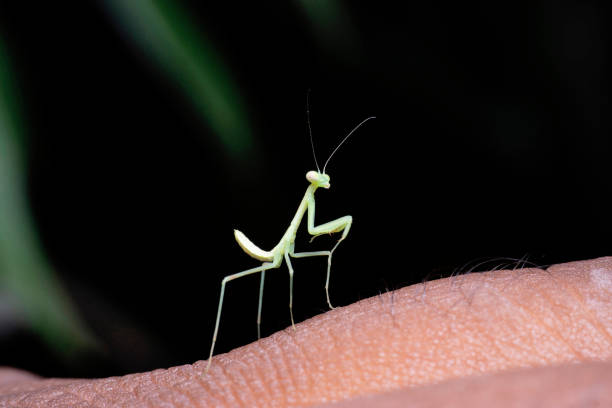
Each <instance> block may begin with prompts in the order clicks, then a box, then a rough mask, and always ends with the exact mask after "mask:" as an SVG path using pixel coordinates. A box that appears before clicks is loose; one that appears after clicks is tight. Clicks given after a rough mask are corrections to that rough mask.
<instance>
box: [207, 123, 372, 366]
mask: <svg viewBox="0 0 612 408" xmlns="http://www.w3.org/2000/svg"><path fill="white" fill-rule="evenodd" d="M374 118H375V117H374V116H371V117H369V118H367V119H364V120H363V121H361V123H359V124H358V125H357V126H355V127H354V128H353V130H351V131H350V132H349V133H348V135H346V136H345V137H344V139H342V141H341V142H340V143H339V144H338V146H336V148H335V149H334V151H332V153H331V154H330V155H329V158H328V159H327V161H326V162H325V164H324V165H323V171H321V170H320V168H319V163H318V162H317V157H316V154H315V153H314V143H313V141H312V131H311V130H310V120H309V121H308V129H309V133H310V143H311V146H312V152H313V156H314V159H315V165H316V167H317V170H316V171H314V170H311V171H309V172H307V173H306V180H308V181H309V182H310V185H309V186H308V188H306V194H304V198H302V202H301V203H300V205H299V207H298V209H297V212H296V213H295V216H294V217H293V220H291V224H289V228H287V230H286V231H285V234H284V235H283V237H282V238H281V240H280V241H279V243H278V244H276V246H275V247H274V248H272V249H271V250H270V251H264V250H262V249H261V248H259V247H258V246H257V245H255V244H254V243H253V242H251V241H250V240H249V239H248V238H247V237H246V236H245V235H244V234H243V233H242V232H240V231H238V230H234V237H235V238H236V241H237V242H238V245H240V247H241V248H242V250H243V251H244V252H246V253H247V254H248V255H250V256H251V257H253V258H255V259H257V260H259V261H262V262H263V264H262V265H261V266H258V267H256V268H251V269H247V270H245V271H242V272H238V273H235V274H232V275H227V276H226V277H225V278H223V280H222V281H221V294H220V296H219V306H218V308H217V320H216V322H215V331H214V334H213V339H212V345H211V346H210V355H209V356H208V364H207V366H206V372H208V370H209V368H210V365H211V362H212V355H213V351H214V349H215V343H216V341H217V334H218V332H219V321H220V319H221V309H222V308H223V297H224V295H225V285H226V284H227V282H229V281H232V280H234V279H238V278H242V277H244V276H247V275H252V274H254V273H261V279H260V283H259V305H258V308H257V338H261V330H260V327H261V306H262V299H263V290H264V279H265V277H266V271H267V270H268V269H275V268H279V267H280V266H281V263H282V261H283V259H284V260H285V263H286V264H287V268H288V269H289V314H290V315H291V326H292V327H293V329H294V330H295V322H294V320H293V266H292V265H291V260H290V258H306V257H311V256H327V278H326V280H325V294H326V297H327V304H328V306H329V308H330V309H333V308H334V307H333V306H332V304H331V301H330V300H329V275H330V271H331V261H332V255H333V253H334V251H335V250H336V248H337V247H338V245H339V244H340V242H342V241H343V240H344V239H345V238H346V236H347V235H348V233H349V230H350V229H351V225H352V223H353V217H351V216H350V215H346V216H344V217H340V218H338V219H335V220H333V221H329V222H326V223H324V224H320V225H315V221H314V218H315V198H314V194H315V191H316V190H317V189H318V188H319V187H322V188H325V189H329V187H330V184H329V175H328V174H327V173H325V169H326V168H327V164H328V163H329V160H330V159H331V158H332V156H333V155H334V154H335V153H336V151H338V149H339V148H340V146H342V144H343V143H344V142H345V141H346V140H347V139H348V138H349V137H350V136H351V135H352V134H353V133H354V132H355V131H356V130H357V129H358V128H359V127H361V125H363V124H364V123H366V122H367V121H368V120H370V119H374ZM306 210H308V221H307V225H308V233H309V234H310V235H312V238H311V240H310V241H311V242H312V240H313V239H315V238H316V237H318V236H319V235H323V234H332V233H335V232H341V231H342V236H341V237H340V239H339V240H338V241H337V242H336V244H335V245H334V246H333V248H332V249H331V251H312V252H295V237H296V234H297V229H298V227H299V225H300V223H301V222H302V218H303V217H304V213H305V212H306Z"/></svg>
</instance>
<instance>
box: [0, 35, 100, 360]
mask: <svg viewBox="0 0 612 408" xmlns="http://www.w3.org/2000/svg"><path fill="white" fill-rule="evenodd" d="M14 83H15V81H14V78H13V76H12V75H11V71H10V61H9V57H8V54H7V52H6V50H5V49H4V46H3V44H2V41H1V39H0V308H2V309H4V313H3V315H4V318H5V319H7V320H10V319H12V320H18V321H21V320H22V319H25V321H26V324H27V325H29V326H30V327H31V328H32V329H33V330H35V331H36V332H37V333H38V334H39V335H40V336H41V337H42V338H43V339H44V341H45V342H47V344H49V345H50V346H51V347H52V348H53V349H54V350H55V351H57V352H59V353H60V354H64V355H65V356H70V355H73V353H74V352H75V351H77V350H79V349H81V348H83V347H85V346H91V345H93V339H92V337H91V336H90V335H89V333H88V331H87V329H86V328H85V327H84V326H83V325H82V324H81V322H80V320H79V319H78V317H77V315H76V313H75V311H74V309H73V308H72V306H71V304H70V302H69V300H68V298H67V297H66V295H65V293H64V291H63V290H62V288H61V287H60V284H59V282H58V281H57V280H56V278H55V277H54V273H53V270H52V268H51V267H50V266H49V264H48V262H47V260H46V259H45V256H44V255H43V251H42V249H41V246H40V242H39V240H38V238H37V233H36V230H35V228H34V225H33V220H32V217H31V214H30V212H29V210H28V209H29V205H28V203H27V194H26V173H27V171H26V152H25V148H26V144H25V143H24V139H23V138H24V133H25V132H24V125H23V122H22V121H21V120H20V115H19V108H18V106H19V104H18V100H17V94H16V92H15V88H14V85H13V84H14Z"/></svg>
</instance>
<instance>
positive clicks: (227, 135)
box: [103, 0, 253, 159]
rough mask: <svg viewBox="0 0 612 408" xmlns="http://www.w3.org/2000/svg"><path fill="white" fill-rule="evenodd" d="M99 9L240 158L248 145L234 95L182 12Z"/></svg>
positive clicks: (111, 4)
mask: <svg viewBox="0 0 612 408" xmlns="http://www.w3.org/2000/svg"><path fill="white" fill-rule="evenodd" d="M103 4H104V5H105V6H106V7H107V9H109V10H110V11H111V14H112V15H113V16H114V18H115V19H116V20H117V21H118V22H119V24H120V26H121V27H122V29H123V32H124V33H125V34H127V36H128V38H129V39H130V40H131V41H133V42H134V43H135V44H136V45H137V46H138V47H139V48H140V49H142V50H143V51H144V52H145V53H146V54H147V55H148V56H149V57H150V58H152V59H153V60H155V61H156V63H158V64H159V65H160V66H161V67H162V69H163V70H164V71H165V72H166V73H167V74H169V75H170V76H171V77H172V79H173V80H174V81H175V82H176V83H177V84H179V85H180V87H181V88H182V90H183V92H185V94H186V95H187V96H188V97H189V98H190V99H191V101H192V102H193V103H194V105H195V107H196V109H197V111H198V112H199V113H200V115H201V116H202V118H203V119H204V120H205V121H206V123H208V124H209V126H210V127H211V128H212V130H213V131H214V132H215V133H216V134H217V136H218V137H219V138H220V140H221V142H222V144H223V146H224V147H225V148H226V151H227V152H228V153H229V154H230V156H231V157H232V158H234V159H236V158H237V159H244V158H246V156H247V155H248V154H249V151H250V149H251V147H252V145H253V140H252V135H251V131H250V127H249V124H248V120H247V117H246V114H245V109H244V107H243V104H242V102H241V97H240V93H239V92H238V91H237V90H236V86H235V85H234V83H233V81H232V79H231V77H230V73H229V71H228V70H227V68H226V67H224V66H223V64H222V62H221V58H220V57H219V56H218V55H217V54H216V53H215V51H214V50H213V48H212V47H211V46H210V45H209V44H208V42H207V41H206V39H205V38H204V36H203V34H202V32H201V31H200V30H198V29H197V27H195V26H194V24H193V23H192V22H191V20H190V19H189V18H188V16H187V14H186V13H185V11H184V10H182V9H181V8H180V6H179V5H178V4H177V3H175V2H173V1H166V0H155V1H151V0H129V1H126V0H107V1H104V2H103Z"/></svg>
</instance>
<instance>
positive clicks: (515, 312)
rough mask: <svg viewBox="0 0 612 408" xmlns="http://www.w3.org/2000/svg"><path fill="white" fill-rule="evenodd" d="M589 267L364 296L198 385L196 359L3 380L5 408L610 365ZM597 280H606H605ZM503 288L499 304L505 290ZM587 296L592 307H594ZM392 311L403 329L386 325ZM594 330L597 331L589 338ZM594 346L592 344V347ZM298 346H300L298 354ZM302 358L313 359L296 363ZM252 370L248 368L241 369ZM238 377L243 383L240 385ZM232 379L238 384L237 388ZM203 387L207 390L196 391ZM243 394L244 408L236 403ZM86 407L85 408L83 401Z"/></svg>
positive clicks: (394, 385)
mask: <svg viewBox="0 0 612 408" xmlns="http://www.w3.org/2000/svg"><path fill="white" fill-rule="evenodd" d="M593 266H597V268H598V272H597V273H598V274H599V275H598V276H605V275H603V274H604V273H608V274H612V258H604V259H597V260H593V261H585V262H577V263H571V264H565V265H557V266H555V267H551V268H549V270H548V271H542V270H536V269H530V270H523V271H520V272H519V273H517V272H516V271H499V272H495V273H482V274H481V273H478V274H470V275H464V276H462V277H461V279H459V282H460V284H459V285H456V286H454V287H451V286H450V285H448V283H447V282H445V281H444V280H438V281H433V282H429V283H427V285H424V286H423V288H421V287H420V286H419V285H415V286H412V287H407V288H403V289H401V290H399V291H397V292H395V293H386V294H383V295H382V297H380V298H378V297H375V298H370V299H364V300H362V301H360V302H359V303H358V304H354V305H349V306H347V307H342V308H337V309H335V310H333V311H330V312H328V313H326V314H324V315H322V316H317V317H315V318H312V319H309V320H307V321H306V322H303V323H301V324H299V325H298V326H297V329H298V330H297V332H296V333H295V334H292V335H289V334H287V333H286V332H281V333H277V334H274V335H272V336H271V337H268V338H266V339H263V340H261V341H260V342H257V343H254V344H250V345H247V346H244V347H241V348H239V349H237V350H234V351H232V352H230V353H229V354H226V355H221V356H216V357H215V358H214V361H213V365H212V367H211V370H210V373H209V375H208V376H206V377H205V378H197V377H199V376H200V375H201V374H202V372H203V370H204V367H205V363H204V362H198V363H196V364H194V365H191V366H183V367H178V368H174V369H169V370H156V371H155V372H154V373H148V374H133V375H130V376H124V377H121V378H110V379H105V380H87V381H85V380H64V381H57V380H34V381H32V382H31V383H30V384H29V385H26V384H23V385H21V386H19V387H17V385H11V386H10V387H9V388H10V389H11V390H13V391H12V392H11V393H10V394H9V395H7V394H6V391H5V390H6V389H7V388H4V387H3V386H2V383H1V382H0V407H4V406H11V407H27V408H33V407H39V406H40V407H43V406H45V407H46V406H49V402H50V401H51V400H53V401H54V402H55V403H56V404H57V407H62V406H71V407H72V406H74V405H71V404H69V403H67V402H68V401H69V400H74V399H75V396H74V395H70V394H71V392H75V390H76V392H77V394H78V395H82V396H84V397H87V398H91V397H92V396H93V399H90V400H89V401H92V405H94V404H95V406H101V407H104V406H130V407H131V406H134V405H136V404H133V403H134V402H143V404H144V403H146V404H147V405H148V406H160V405H161V404H157V403H158V402H163V403H164V404H165V406H187V404H189V403H190V401H189V400H187V399H186V398H185V396H184V395H181V394H182V393H184V392H185V391H186V390H187V391H189V392H193V396H194V397H197V398H198V401H199V402H201V406H240V405H239V404H242V406H266V407H275V406H283V404H285V405H287V404H290V405H291V406H308V405H311V404H320V403H323V402H325V401H334V400H341V399H344V398H346V397H347V396H358V395H363V394H365V393H373V392H380V391H381V390H391V389H398V388H400V387H406V386H412V387H414V386H416V385H419V384H432V383H436V382H442V381H445V380H450V379H453V378H459V377H464V376H466V375H470V374H484V373H496V372H500V371H502V370H505V369H509V368H510V369H515V368H521V367H524V368H526V367H536V366H542V365H546V364H551V363H554V364H558V363H563V362H565V361H568V359H569V361H575V362H584V361H587V360H589V359H591V360H592V359H601V360H604V359H608V360H609V359H611V358H612V347H610V336H609V335H606V333H608V334H609V333H610V328H612V318H610V317H612V314H611V307H610V306H611V305H612V297H611V296H610V290H609V288H607V287H606V288H605V289H604V288H602V287H600V286H598V285H597V282H594V281H592V278H591V274H590V271H591V270H592V268H593ZM600 270H601V271H600ZM602 271H604V272H602ZM551 275H552V277H553V278H555V279H556V280H557V282H555V281H554V280H553V279H551ZM611 276H612V275H611ZM602 279H605V278H599V280H598V282H601V280H602ZM509 282H513V284H511V285H509ZM559 283H563V284H567V285H569V287H571V288H574V289H575V290H576V291H577V293H576V294H575V295H574V296H564V294H565V293H566V291H567V290H568V289H567V287H568V286H566V287H565V288H562V287H560V286H559ZM500 288H501V289H503V296H500V295H499V293H498V292H499V291H500ZM553 293H559V295H558V296H553V295H552V294H553ZM543 294H545V295H546V299H544V297H543V296H542V295H543ZM419 298H421V299H422V301H419ZM502 299H503V301H501V302H500V300H502ZM508 299H511V300H512V302H514V303H512V302H509V301H508ZM585 299H589V300H590V299H593V302H591V303H589V304H588V305H587V304H586V303H585ZM517 304H518V307H517ZM593 305H595V306H597V307H595V306H593ZM391 307H393V313H392V316H393V317H395V320H396V322H397V325H395V324H393V319H390V318H389V314H390V311H391V309H390V308H391ZM527 312H531V313H527ZM551 316H553V317H554V319H550V318H551ZM381 317H383V318H381ZM593 319H595V320H593ZM593 321H596V322H599V323H601V325H602V328H603V330H604V332H603V333H602V332H601V330H596V329H595V328H594V325H593ZM543 322H546V323H547V325H549V326H550V325H552V326H553V327H554V329H556V330H557V331H559V333H560V334H561V335H562V336H563V337H564V339H565V340H566V341H569V342H570V344H572V345H573V346H575V347H577V348H578V349H579V350H580V351H583V350H591V351H590V352H589V353H590V354H588V353H587V354H585V353H583V356H582V357H578V356H576V355H570V354H569V353H567V352H566V351H565V350H564V347H563V344H562V343H559V342H558V341H557V342H552V341H549V340H550V339H549V337H550V336H549V334H550V331H549V330H548V329H546V330H544V329H545V327H543V325H542V323H543ZM585 325H586V326H585ZM589 327H590V328H592V330H585V328H586V329H588V328H589ZM568 335H569V336H568ZM487 337H490V338H492V340H493V344H494V346H495V347H501V345H502V344H510V346H508V347H502V348H503V349H504V351H506V352H508V351H509V352H510V353H509V355H506V356H504V357H503V358H502V357H501V356H500V355H499V354H498V353H497V351H495V347H492V346H491V345H492V342H491V341H490V340H491V339H487ZM592 338H594V340H595V341H594V342H593V341H591V342H589V339H592ZM500 341H507V342H508V343H501V342H500ZM297 342H300V346H302V347H303V348H301V349H299V350H298V349H297V344H296V343H297ZM495 342H496V343H495ZM515 343H516V344H520V345H523V347H524V348H526V349H527V350H529V349H530V348H531V349H532V352H531V354H530V355H528V354H526V353H524V352H522V351H521V352H517V350H516V349H513V347H515V346H514V344H515ZM590 343H595V345H596V346H595V347H594V346H593V345H592V344H590ZM307 345H310V346H307ZM536 350H537V352H536ZM541 352H542V353H543V354H541ZM304 354H305V356H304ZM305 357H306V362H304V361H299V360H303V359H304V358H305ZM587 357H588V358H587ZM277 359H279V360H280V362H281V364H279V361H276V360H277ZM245 364H246V366H247V367H252V368H253V369H252V370H250V371H245V369H244V367H245ZM271 367H273V368H275V369H274V370H271V369H270V368H271ZM296 367H297V368H296ZM302 368H304V369H305V370H306V372H305V373H302ZM334 368H336V369H334ZM236 372H239V377H235V376H234V375H235V374H236ZM287 376H290V377H292V378H291V379H288V378H286V377H287ZM153 379H155V381H156V383H157V385H155V384H154V383H153V381H152V380H153ZM236 379H239V380H240V381H238V384H237V383H236V381H235V380H236ZM308 380H310V381H313V382H314V384H315V385H316V389H310V393H308V394H303V393H302V390H303V389H309V388H310V386H309V385H308V384H309V383H308V382H307V381H308ZM190 381H191V382H190ZM202 381H204V382H207V383H208V385H207V386H201V385H200V384H201V383H202ZM244 381H250V382H253V381H261V382H262V383H263V384H266V386H267V387H269V389H270V390H271V391H272V392H270V393H266V394H267V395H263V396H262V395H248V394H251V391H252V390H253V389H245V387H244V386H242V388H241V389H240V388H238V387H240V383H241V382H244ZM288 381H290V382H291V383H290V384H293V385H295V388H294V389H293V391H292V390H291V387H287V382H288ZM35 384H38V385H37V386H35ZM179 384H180V385H179ZM198 389H201V394H200V393H198V391H197V390H198ZM22 390H29V391H25V392H22ZM255 392H257V390H255ZM287 392H290V393H291V394H292V395H287ZM236 393H239V394H240V397H241V399H240V401H237V400H235V399H233V398H232V397H234V398H235V395H232V394H236ZM24 394H25V395H24ZM139 394H140V397H138V395H139ZM143 397H144V398H143ZM126 400H127V401H131V402H132V404H128V403H127V402H126ZM98 401H103V402H102V403H100V404H98ZM73 402H75V401H73ZM80 403H81V405H85V402H84V401H80ZM62 404H63V405H62ZM124 404H125V405H124Z"/></svg>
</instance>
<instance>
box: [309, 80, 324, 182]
mask: <svg viewBox="0 0 612 408" xmlns="http://www.w3.org/2000/svg"><path fill="white" fill-rule="evenodd" d="M306 121H307V122H308V134H309V135H310V147H312V156H313V157H314V159H315V166H317V171H318V172H319V173H320V172H321V169H320V168H319V162H317V154H316V153H315V148H314V142H313V140H312V129H311V128H310V89H308V92H307V93H306Z"/></svg>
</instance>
